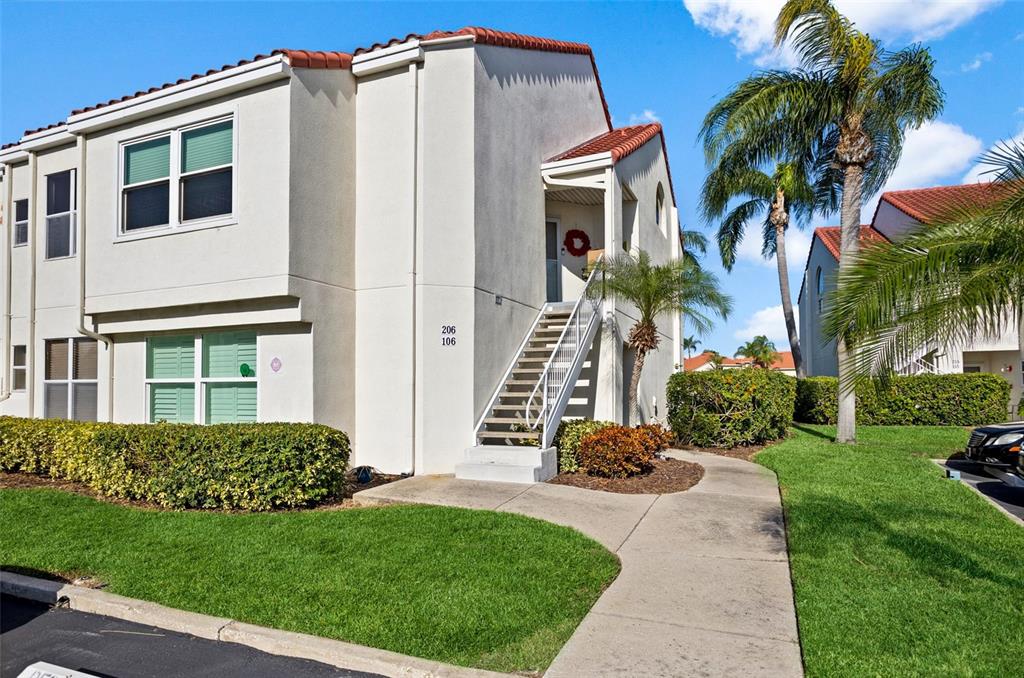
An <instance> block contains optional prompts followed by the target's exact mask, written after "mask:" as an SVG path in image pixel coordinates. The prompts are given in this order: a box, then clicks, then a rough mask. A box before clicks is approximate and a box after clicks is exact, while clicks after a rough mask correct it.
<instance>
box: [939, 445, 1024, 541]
mask: <svg viewBox="0 0 1024 678" xmlns="http://www.w3.org/2000/svg"><path fill="white" fill-rule="evenodd" d="M947 461H948V460H946V459H932V462H933V463H935V464H936V465H938V467H939V468H941V469H942V470H943V471H945V470H946V469H947V468H949V467H948V466H946V462H947ZM954 470H955V469H954ZM992 480H994V481H996V482H1002V481H1000V480H999V478H992ZM960 484H961V485H963V486H964V487H966V488H967V489H968V490H970V491H971V492H973V493H974V494H976V495H978V496H979V497H981V498H982V499H984V500H985V502H986V503H988V505H989V506H992V507H994V508H995V509H996V510H997V511H999V512H1000V513H1002V514H1003V515H1004V516H1006V517H1007V518H1009V519H1010V520H1011V521H1013V522H1015V523H1017V524H1018V525H1020V526H1021V527H1024V519H1021V518H1018V517H1017V516H1015V515H1013V514H1012V513H1010V512H1009V511H1007V510H1006V509H1005V508H1003V507H1002V506H1001V505H1000V504H999V502H997V501H996V500H994V499H992V497H990V496H988V495H987V494H985V493H984V492H982V491H981V490H979V489H978V488H976V487H975V486H974V485H972V484H971V483H967V482H963V481H961V482H960Z"/></svg>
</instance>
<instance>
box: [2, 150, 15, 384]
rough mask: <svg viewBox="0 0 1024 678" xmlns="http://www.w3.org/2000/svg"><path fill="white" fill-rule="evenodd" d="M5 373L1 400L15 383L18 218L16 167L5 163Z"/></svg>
mask: <svg viewBox="0 0 1024 678" xmlns="http://www.w3.org/2000/svg"><path fill="white" fill-rule="evenodd" d="M4 189H5V191H4V212H3V213H4V215H5V216H6V218H5V219H4V242H3V247H4V347H3V360H4V375H3V392H2V393H0V402H3V401H5V400H7V399H8V398H10V397H11V391H12V390H13V388H14V385H13V384H12V383H11V381H12V380H13V379H14V369H13V366H12V364H11V353H12V349H11V345H12V344H13V342H12V340H11V286H12V285H13V284H14V282H13V281H14V278H13V276H12V274H11V246H12V245H13V244H14V236H13V233H14V231H13V230H12V229H13V228H14V227H13V222H14V220H15V219H16V218H17V217H16V216H15V214H14V167H13V166H12V165H10V164H4Z"/></svg>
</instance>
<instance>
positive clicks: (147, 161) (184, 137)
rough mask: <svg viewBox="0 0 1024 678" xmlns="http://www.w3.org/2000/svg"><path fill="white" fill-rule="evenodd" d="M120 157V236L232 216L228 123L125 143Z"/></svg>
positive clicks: (231, 149) (230, 127)
mask: <svg viewBox="0 0 1024 678" xmlns="http://www.w3.org/2000/svg"><path fill="white" fill-rule="evenodd" d="M121 153H122V156H121V166H122V172H121V226H120V233H121V234H122V235H129V234H132V233H136V232H140V231H143V230H145V229H151V228H152V229H158V228H161V227H175V226H190V225H193V224H201V223H204V222H206V221H209V220H219V219H223V218H225V217H230V216H231V214H232V213H233V211H234V204H233V193H234V120H232V119H228V120H218V121H215V122H204V123H202V124H199V125H194V126H191V127H184V128H180V129H177V130H173V131H171V132H166V133H163V134H160V135H158V136H155V137H151V138H148V139H143V140H139V141H132V142H127V143H125V144H123V145H122V146H121Z"/></svg>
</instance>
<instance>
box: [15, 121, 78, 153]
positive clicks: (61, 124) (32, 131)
mask: <svg viewBox="0 0 1024 678" xmlns="http://www.w3.org/2000/svg"><path fill="white" fill-rule="evenodd" d="M66 125H67V123H65V122H64V121H63V120H61V121H60V122H54V123H50V124H49V125H46V126H44V127H37V128H36V129H27V130H25V131H24V132H22V136H25V137H27V136H28V135H29V134H36V133H37V132H45V131H46V130H49V129H57V128H58V127H65V126H66ZM20 143H21V141H12V142H10V143H7V144H4V145H2V146H0V151H4V150H7V149H8V148H13V147H15V146H17V145H18V144H20Z"/></svg>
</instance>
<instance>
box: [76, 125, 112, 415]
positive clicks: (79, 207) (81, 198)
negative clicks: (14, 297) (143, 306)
mask: <svg viewBox="0 0 1024 678" xmlns="http://www.w3.org/2000/svg"><path fill="white" fill-rule="evenodd" d="M85 157H86V153H85V137H84V136H82V135H79V137H78V171H77V172H76V173H75V176H76V178H77V184H78V185H77V186H76V187H75V196H76V205H75V207H76V214H77V219H78V333H79V334H83V335H85V336H87V337H89V338H90V339H94V340H96V341H99V342H101V343H102V344H103V345H104V347H106V349H107V351H108V352H109V353H108V355H107V421H114V342H113V341H111V339H110V337H108V336H106V335H103V334H100V333H98V332H94V331H93V330H91V329H89V328H88V327H86V326H85V252H86V242H85Z"/></svg>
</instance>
